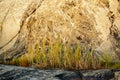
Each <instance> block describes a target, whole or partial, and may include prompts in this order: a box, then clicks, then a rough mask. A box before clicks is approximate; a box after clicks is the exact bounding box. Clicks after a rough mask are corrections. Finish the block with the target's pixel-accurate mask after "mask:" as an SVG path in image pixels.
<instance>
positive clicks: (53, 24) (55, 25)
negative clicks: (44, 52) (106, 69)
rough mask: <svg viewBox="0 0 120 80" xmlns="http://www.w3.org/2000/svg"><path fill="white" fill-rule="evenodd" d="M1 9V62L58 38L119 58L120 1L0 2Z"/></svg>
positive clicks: (11, 0) (23, 0) (20, 0)
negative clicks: (45, 41) (36, 45)
mask: <svg viewBox="0 0 120 80" xmlns="http://www.w3.org/2000/svg"><path fill="white" fill-rule="evenodd" d="M0 7H1V8H0V54H1V56H0V57H1V58H6V59H8V60H9V59H12V58H13V57H18V56H20V55H22V54H23V53H25V51H26V50H27V48H28V47H29V46H34V45H35V44H38V43H40V41H41V40H42V39H43V38H47V40H48V41H49V38H51V37H52V38H53V39H54V40H55V39H56V38H57V37H58V36H60V38H61V39H62V41H63V43H64V44H65V43H67V42H69V43H71V44H76V43H80V44H81V45H83V46H86V47H93V48H95V50H96V51H99V52H106V51H107V52H110V53H111V54H112V56H116V55H118V57H119V56H120V55H119V53H120V0H90V1H88V0H52V1H51V0H0ZM114 53H116V54H114ZM5 55H7V56H6V57H5Z"/></svg>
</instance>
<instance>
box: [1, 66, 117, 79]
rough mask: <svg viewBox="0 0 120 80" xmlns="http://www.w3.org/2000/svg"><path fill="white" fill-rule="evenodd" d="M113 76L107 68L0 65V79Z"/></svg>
mask: <svg viewBox="0 0 120 80" xmlns="http://www.w3.org/2000/svg"><path fill="white" fill-rule="evenodd" d="M116 77H117V76H116ZM113 78H114V72H113V71H112V70H108V69H101V70H86V71H85V70H81V71H67V70H55V69H54V70H52V69H51V70H41V69H34V68H25V67H18V66H8V65H0V80H110V79H113ZM113 80H119V79H118V78H117V79H113Z"/></svg>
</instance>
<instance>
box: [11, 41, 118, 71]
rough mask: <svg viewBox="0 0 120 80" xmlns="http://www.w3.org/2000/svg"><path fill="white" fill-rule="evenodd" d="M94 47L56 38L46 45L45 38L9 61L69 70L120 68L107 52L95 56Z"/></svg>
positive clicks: (23, 64)
mask: <svg viewBox="0 0 120 80" xmlns="http://www.w3.org/2000/svg"><path fill="white" fill-rule="evenodd" d="M96 54H97V53H95V51H94V49H91V50H89V49H86V48H84V47H82V46H81V45H75V46H74V47H73V46H71V45H70V44H69V43H67V44H65V45H63V44H62V42H61V40H60V39H58V40H56V42H54V43H53V40H52V39H51V40H50V41H49V44H47V45H46V40H44V39H43V41H42V42H41V43H39V44H38V43H37V44H35V46H29V47H28V50H27V53H26V54H25V55H23V56H21V57H20V58H18V59H14V60H13V61H12V62H11V63H12V64H15V65H20V66H32V65H33V66H35V67H37V68H60V69H69V70H80V69H100V68H120V64H119V63H117V64H116V63H115V64H112V63H111V61H112V58H111V57H110V55H108V53H104V54H103V55H102V57H101V58H100V57H98V56H96Z"/></svg>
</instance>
